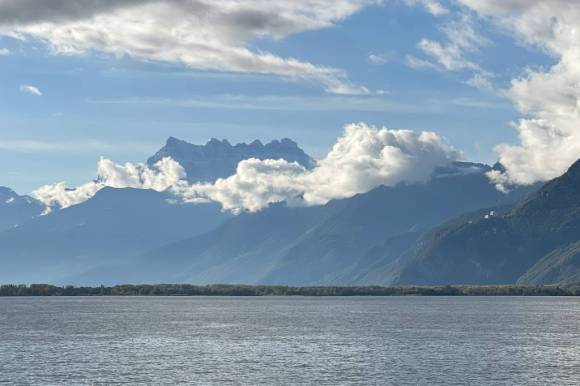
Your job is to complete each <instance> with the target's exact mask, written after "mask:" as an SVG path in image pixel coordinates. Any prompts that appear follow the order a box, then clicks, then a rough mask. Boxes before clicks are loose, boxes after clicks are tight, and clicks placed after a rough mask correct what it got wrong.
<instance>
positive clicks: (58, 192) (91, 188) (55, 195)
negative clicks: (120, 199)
mask: <svg viewBox="0 0 580 386" xmlns="http://www.w3.org/2000/svg"><path fill="white" fill-rule="evenodd" d="M184 179H185V171H184V169H183V168H182V167H181V165H179V164H178V163H177V162H175V161H174V160H172V159H171V158H163V159H162V160H160V161H159V162H157V163H156V164H155V165H154V167H153V168H150V167H148V166H146V165H142V164H139V165H134V164H132V163H126V164H125V165H117V164H115V163H113V162H112V161H110V160H108V159H101V160H100V161H99V164H98V167H97V179H96V180H94V181H91V182H88V183H86V184H84V185H81V186H79V187H76V188H72V189H71V188H68V187H67V185H66V183H65V182H59V183H56V184H53V185H45V186H42V187H40V188H38V189H37V190H35V191H34V192H32V195H33V196H34V197H35V198H36V199H38V200H39V201H41V202H42V203H44V204H45V205H46V206H47V207H49V208H50V207H59V208H67V207H69V206H72V205H76V204H80V203H81V202H84V201H86V200H88V199H89V198H91V197H92V196H94V195H95V194H96V193H97V192H98V191H99V190H101V189H103V188H105V187H107V186H109V187H113V188H138V189H153V190H157V191H160V192H161V191H165V190H167V189H168V188H169V187H172V186H178V185H179V184H181V183H184V182H183V180H184Z"/></svg>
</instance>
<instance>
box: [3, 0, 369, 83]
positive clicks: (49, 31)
mask: <svg viewBox="0 0 580 386" xmlns="http://www.w3.org/2000/svg"><path fill="white" fill-rule="evenodd" d="M377 2H380V0H303V1H268V0H248V1H237V0H211V1H210V0H165V1H161V0H103V1H94V0H76V1H68V0H46V1H42V2H38V1H35V0H0V35H4V36H11V37H14V38H19V39H38V40H40V41H43V42H46V43H47V44H48V45H49V46H50V47H51V48H52V50H53V51H54V52H55V53H57V54H79V53H84V52H89V51H92V50H96V51H100V52H105V53H109V54H113V55H128V56H131V57H134V58H138V59H144V60H153V61H165V62H173V63H181V64H184V65H186V66H189V67H190V68H193V69H198V70H217V71H233V72H248V73H257V74H270V75H278V76H283V77H289V78H296V79H310V80H316V81H318V82H320V83H321V84H322V85H323V86H324V87H325V89H326V90H327V91H328V92H331V93H337V94H368V93H369V91H368V89H366V88H365V87H362V86H359V85H355V84H352V83H351V82H349V81H348V79H347V76H346V74H345V72H344V71H343V70H341V69H337V68H331V67H325V66H319V65H315V64H312V63H309V62H307V61H302V60H299V59H295V58H282V57H280V56H277V55H275V54H272V53H269V52H263V51H257V50H252V49H251V48H249V46H250V45H251V43H252V42H254V41H255V40H258V39H263V38H270V39H282V38H284V37H286V36H289V35H292V34H296V33H299V32H304V31H310V30H316V29H320V28H326V27H330V26H332V25H334V24H335V23H338V22H340V21H342V20H344V19H345V18H347V17H349V16H351V15H352V14H354V13H356V12H357V11H359V10H360V9H361V8H363V7H365V6H367V5H370V4H374V3H377Z"/></svg>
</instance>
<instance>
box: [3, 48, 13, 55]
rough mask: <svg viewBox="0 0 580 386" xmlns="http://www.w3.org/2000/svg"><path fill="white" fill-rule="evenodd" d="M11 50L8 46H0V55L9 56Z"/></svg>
mask: <svg viewBox="0 0 580 386" xmlns="http://www.w3.org/2000/svg"><path fill="white" fill-rule="evenodd" d="M11 54H12V52H10V50H9V49H8V48H0V56H10V55H11Z"/></svg>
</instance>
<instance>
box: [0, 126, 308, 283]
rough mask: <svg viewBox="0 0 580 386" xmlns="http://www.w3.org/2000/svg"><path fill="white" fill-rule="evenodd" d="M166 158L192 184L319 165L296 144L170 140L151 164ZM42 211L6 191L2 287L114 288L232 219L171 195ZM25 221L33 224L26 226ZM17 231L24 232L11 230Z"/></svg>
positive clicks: (1, 214)
mask: <svg viewBox="0 0 580 386" xmlns="http://www.w3.org/2000/svg"><path fill="white" fill-rule="evenodd" d="M166 156H171V157H172V158H173V159H175V160H176V161H178V162H180V163H181V164H182V165H183V166H184V167H185V169H186V171H187V173H188V179H189V180H190V181H192V182H199V181H209V180H215V179H216V178H218V177H227V176H229V175H232V174H234V173H235V169H236V166H237V163H238V162H239V161H241V160H243V159H247V158H251V157H255V158H261V159H264V158H275V159H279V158H284V159H286V160H288V161H297V162H299V163H301V164H302V165H304V166H306V167H311V166H312V165H313V164H314V161H313V160H312V159H311V158H310V157H309V156H308V155H307V154H306V153H304V151H302V150H301V149H300V148H299V147H298V146H297V145H296V143H294V142H293V141H291V140H289V139H283V140H281V141H272V142H270V143H268V144H266V145H263V144H262V143H260V142H259V141H254V142H252V143H251V144H249V145H247V144H238V145H235V146H232V145H230V144H229V143H228V142H227V141H225V140H224V141H218V140H215V139H212V140H210V141H209V142H208V143H207V144H206V145H204V146H198V145H192V144H189V143H187V142H184V141H180V140H178V139H175V138H173V137H171V138H169V139H168V140H167V143H166V145H165V146H164V147H163V148H162V149H161V150H159V151H158V152H157V153H156V154H155V155H154V156H153V157H151V158H150V159H149V160H148V162H149V163H155V162H156V161H157V160H159V159H161V158H163V157H166ZM42 210H43V206H42V205H40V203H39V202H38V201H36V200H33V199H31V198H30V197H20V196H18V195H16V194H15V193H14V192H12V191H10V190H8V189H3V188H2V189H0V266H1V269H0V282H14V281H22V282H31V281H40V282H63V281H65V282H69V283H70V282H74V283H88V282H90V283H91V284H100V282H102V283H110V282H111V280H114V278H115V277H118V272H117V269H118V268H117V265H121V266H122V265H126V264H128V263H129V262H130V261H131V259H132V258H133V257H134V256H137V255H139V254H142V253H143V252H145V251H147V250H149V249H152V248H155V247H159V246H162V245H164V244H167V243H170V242H174V241H178V240H181V239H184V238H187V237H192V236H195V235H198V234H201V233H203V232H206V231H209V230H212V229H214V228H216V227H217V226H218V225H220V224H222V223H223V222H224V221H225V220H226V219H228V218H230V217H232V215H231V214H227V213H223V212H222V211H221V208H220V207H219V205H217V204H200V205H193V204H190V205H178V204H175V203H172V197H171V196H170V195H169V194H164V193H159V192H155V191H149V190H138V189H112V188H106V189H103V190H101V191H99V192H98V193H97V194H96V195H95V196H94V197H93V198H91V199H90V200H88V201H86V202H84V203H82V204H79V205H76V206H73V207H70V208H66V209H63V210H58V211H54V212H52V213H50V214H49V215H46V216H40V217H39V216H38V215H39V214H40V213H41V212H42ZM25 219H27V220H29V221H27V222H25V223H23V221H24V220H25ZM15 224H20V226H19V227H17V228H14V229H9V228H11V227H12V226H13V225H15ZM272 226H278V224H276V223H272ZM4 229H5V231H4V232H2V230H4Z"/></svg>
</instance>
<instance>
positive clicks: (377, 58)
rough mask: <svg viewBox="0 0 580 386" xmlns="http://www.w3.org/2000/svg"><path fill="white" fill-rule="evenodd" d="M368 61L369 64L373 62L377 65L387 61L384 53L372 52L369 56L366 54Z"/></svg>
mask: <svg viewBox="0 0 580 386" xmlns="http://www.w3.org/2000/svg"><path fill="white" fill-rule="evenodd" d="M368 61H369V62H370V63H371V64H375V65H377V66H381V65H383V64H385V63H387V56H386V55H384V54H373V53H370V54H369V56H368Z"/></svg>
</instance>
